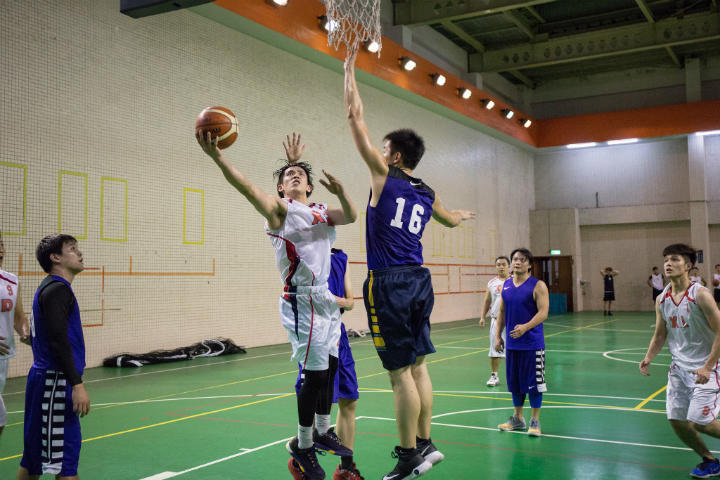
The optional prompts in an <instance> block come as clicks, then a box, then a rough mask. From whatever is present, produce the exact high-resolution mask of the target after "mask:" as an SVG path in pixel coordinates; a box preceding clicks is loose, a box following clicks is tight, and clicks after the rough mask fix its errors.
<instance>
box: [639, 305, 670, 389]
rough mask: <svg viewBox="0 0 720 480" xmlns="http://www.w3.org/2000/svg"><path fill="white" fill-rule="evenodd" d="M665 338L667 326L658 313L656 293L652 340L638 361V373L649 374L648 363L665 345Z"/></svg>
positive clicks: (658, 306)
mask: <svg viewBox="0 0 720 480" xmlns="http://www.w3.org/2000/svg"><path fill="white" fill-rule="evenodd" d="M666 339H667V326H665V321H664V320H663V318H662V315H661V314H660V295H658V297H657V298H656V299H655V333H654V334H653V337H652V340H650V346H649V347H648V350H647V353H646V354H645V358H643V360H642V361H641V362H640V365H638V367H639V368H640V373H642V374H643V375H650V373H648V369H649V368H650V363H652V361H653V358H655V355H657V354H658V353H660V350H662V347H663V345H665V340H666Z"/></svg>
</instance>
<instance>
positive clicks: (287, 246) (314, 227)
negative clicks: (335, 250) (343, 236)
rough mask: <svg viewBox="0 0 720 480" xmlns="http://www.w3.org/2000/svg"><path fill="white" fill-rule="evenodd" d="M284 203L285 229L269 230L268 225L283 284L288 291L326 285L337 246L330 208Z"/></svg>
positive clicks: (320, 204)
mask: <svg viewBox="0 0 720 480" xmlns="http://www.w3.org/2000/svg"><path fill="white" fill-rule="evenodd" d="M284 200H285V201H286V202H287V206H288V211H287V216H286V217H285V222H284V223H283V226H282V227H281V228H280V229H279V230H270V229H269V228H268V226H267V222H265V231H266V232H267V234H268V235H269V236H270V241H271V242H272V244H273V247H275V260H276V262H277V266H278V270H280V275H281V277H282V281H283V284H284V285H285V287H286V290H287V287H290V286H292V285H304V286H312V285H325V284H327V280H328V277H329V276H330V248H332V246H333V244H334V243H335V227H334V226H333V225H332V222H331V221H330V219H329V218H328V216H327V206H326V205H324V204H322V203H311V204H309V205H304V204H302V203H300V202H296V201H294V200H292V199H287V198H286V199H284Z"/></svg>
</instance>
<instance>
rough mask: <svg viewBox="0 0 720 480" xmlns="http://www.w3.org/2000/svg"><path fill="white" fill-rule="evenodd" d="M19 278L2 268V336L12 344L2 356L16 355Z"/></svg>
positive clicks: (0, 327)
mask: <svg viewBox="0 0 720 480" xmlns="http://www.w3.org/2000/svg"><path fill="white" fill-rule="evenodd" d="M17 290H18V278H17V276H15V275H13V274H12V273H9V272H6V271H4V270H0V337H5V340H3V342H4V343H7V344H8V345H10V353H8V354H7V355H0V358H10V357H14V356H15V337H14V334H13V325H14V324H15V302H16V301H17Z"/></svg>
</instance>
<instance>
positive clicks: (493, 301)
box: [487, 277, 505, 318]
mask: <svg viewBox="0 0 720 480" xmlns="http://www.w3.org/2000/svg"><path fill="white" fill-rule="evenodd" d="M503 283H505V280H501V279H500V278H499V277H495V278H493V279H492V280H490V281H489V282H488V285H487V289H488V294H489V295H490V316H491V317H492V318H497V316H498V312H499V310H500V297H501V296H500V293H501V292H502V286H503Z"/></svg>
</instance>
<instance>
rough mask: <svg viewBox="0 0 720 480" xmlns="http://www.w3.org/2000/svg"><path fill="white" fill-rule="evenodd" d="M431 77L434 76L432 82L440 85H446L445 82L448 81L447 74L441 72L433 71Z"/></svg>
mask: <svg viewBox="0 0 720 480" xmlns="http://www.w3.org/2000/svg"><path fill="white" fill-rule="evenodd" d="M430 78H432V82H433V83H434V84H435V85H437V86H439V87H442V86H443V85H445V82H446V81H447V78H445V75H442V74H440V73H433V74H432V75H430Z"/></svg>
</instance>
